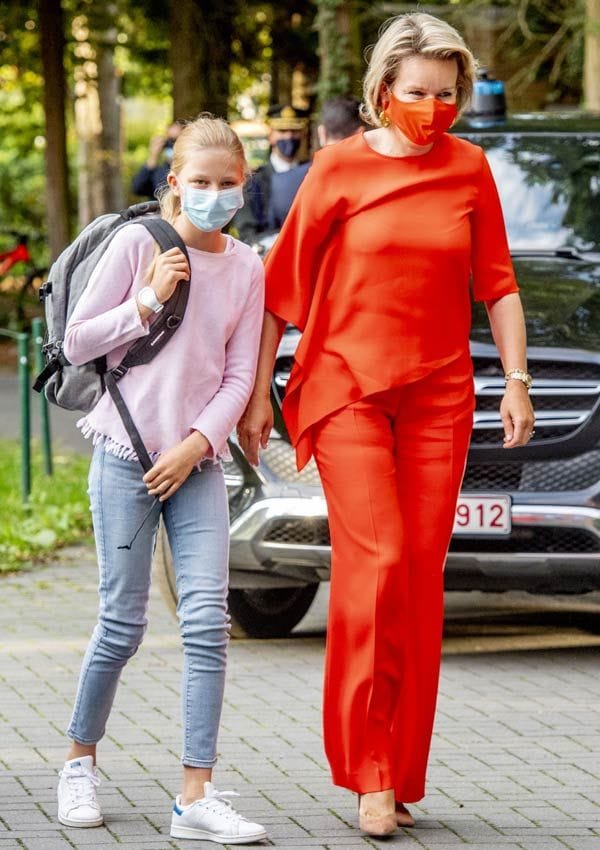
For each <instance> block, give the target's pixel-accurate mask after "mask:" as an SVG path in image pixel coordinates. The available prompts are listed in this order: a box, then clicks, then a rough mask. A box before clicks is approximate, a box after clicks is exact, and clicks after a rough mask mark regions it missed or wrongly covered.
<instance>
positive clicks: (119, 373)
mask: <svg viewBox="0 0 600 850" xmlns="http://www.w3.org/2000/svg"><path fill="white" fill-rule="evenodd" d="M128 372H129V366H124V365H123V364H122V363H119V365H118V366H115V368H114V369H111V370H110V374H111V375H112V376H113V378H114V379H115V381H120V380H121V378H122V377H123V376H124V375H126V374H127V373H128Z"/></svg>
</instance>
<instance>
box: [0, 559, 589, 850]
mask: <svg viewBox="0 0 600 850" xmlns="http://www.w3.org/2000/svg"><path fill="white" fill-rule="evenodd" d="M69 557H70V562H69V563H66V561H65V563H64V564H54V565H51V566H50V567H48V568H45V569H42V570H33V571H31V572H29V573H23V574H21V575H18V576H13V577H5V579H2V592H3V602H4V603H5V604H4V605H3V606H2V610H1V611H0V635H1V636H2V639H1V640H0V683H1V684H0V686H1V687H2V688H3V701H2V706H1V707H0V709H1V714H0V735H1V737H2V743H3V747H2V751H1V752H0V763H1V765H2V766H3V767H4V768H5V770H4V771H3V773H2V774H0V813H1V814H0V850H2V848H3V847H6V848H7V850H8V848H10V850H12V848H13V847H21V848H25V849H26V850H28V848H29V850H37V849H38V848H40V850H42V848H43V850H54V848H56V850H60V848H62V847H71V848H81V850H85V848H87V847H89V848H91V850H109V848H110V847H116V846H119V845H121V846H125V847H129V848H131V850H186V848H187V847H188V845H189V842H185V841H182V842H176V841H174V840H173V839H170V837H169V836H168V830H169V819H170V815H169V812H170V807H171V802H172V797H173V796H174V795H175V794H176V793H177V792H178V790H179V784H180V771H181V768H180V762H179V752H180V739H181V724H180V718H179V712H180V706H179V682H180V674H181V650H180V646H179V637H178V634H177V627H176V625H175V623H174V622H173V621H172V620H171V619H170V617H169V615H168V614H167V612H166V611H165V609H164V608H163V606H162V603H161V600H160V599H159V598H158V597H157V595H156V592H155V591H153V594H152V600H151V609H150V628H149V630H148V634H147V638H146V640H145V642H144V645H143V646H142V648H141V650H140V652H139V653H138V656H137V657H136V658H134V659H133V660H132V662H131V663H130V664H129V665H128V666H127V668H126V669H125V671H124V674H123V680H122V684H121V687H120V689H119V692H118V695H117V700H116V703H115V708H114V711H113V714H112V716H111V720H110V726H109V730H108V735H107V737H106V738H105V740H104V741H103V742H102V745H101V750H100V769H101V772H102V776H103V783H102V786H101V788H100V796H101V801H102V805H103V810H104V812H105V815H106V821H107V826H106V827H105V828H101V829H94V830H72V829H71V830H69V829H65V828H62V827H60V826H59V825H58V824H57V823H56V822H55V821H54V818H55V810H56V802H55V787H56V778H57V777H56V773H57V770H58V769H60V766H61V762H62V759H63V758H64V751H65V739H64V733H63V729H64V727H65V726H66V724H67V722H68V717H69V714H70V709H71V700H72V698H73V696H74V692H75V686H76V678H77V675H78V671H79V666H80V663H81V656H82V653H83V651H84V649H85V646H86V643H87V639H88V637H89V634H90V632H91V628H92V625H93V622H94V619H95V608H96V599H95V593H96V575H95V566H94V564H93V562H92V558H91V556H90V552H89V551H87V550H85V549H74V550H72V551H71V555H70V556H69ZM48 587H52V597H51V604H49V602H50V597H49V595H48V592H47V588H48ZM67 609H68V610H69V611H70V612H71V616H70V617H69V618H68V619H65V618H63V619H62V620H61V629H60V631H57V629H56V625H55V612H56V611H61V610H67ZM24 624H25V625H24ZM322 663H323V640H322V638H321V637H316V638H315V637H308V638H302V639H290V640H282V641H273V642H269V643H268V644H265V643H260V642H255V641H239V642H233V643H232V644H231V648H230V667H229V673H228V683H227V690H226V704H225V707H224V712H223V724H222V734H221V738H220V760H219V763H218V765H217V769H216V771H215V783H216V784H217V786H218V787H221V788H224V789H225V788H227V789H228V788H232V789H235V790H237V791H239V792H240V793H241V794H242V796H241V797H240V799H239V801H236V806H237V807H238V808H239V809H240V810H241V811H242V812H244V813H245V814H247V815H248V816H249V817H251V818H255V819H261V820H262V821H263V822H264V823H265V825H266V826H267V828H268V830H269V833H270V844H274V845H276V846H277V847H285V848H287V850H293V848H294V847H296V848H298V850H300V848H308V847H310V848H322V850H326V848H330V847H340V848H344V847H347V848H354V847H371V848H373V847H385V848H390V847H392V846H393V847H395V846H399V847H400V846H401V847H407V848H412V847H414V848H417V847H419V848H421V850H444V848H448V850H449V849H450V848H452V850H456V848H457V847H460V846H464V847H468V848H470V850H494V849H495V850H498V848H501V850H513V848H518V850H559V848H572V850H591V848H592V847H593V848H594V850H595V848H596V847H597V846H600V835H599V834H598V830H597V829H595V828H594V827H595V826H597V825H598V824H599V823H600V819H599V818H598V809H597V808H596V807H595V805H594V803H595V802H596V801H597V800H598V799H599V798H600V780H599V779H598V776H597V754H596V753H595V749H596V743H595V741H596V738H595V733H597V732H599V731H600V730H598V725H599V724H598V719H597V716H596V714H595V711H596V704H597V699H598V696H600V684H599V682H598V681H597V677H595V675H594V671H595V667H596V661H595V659H593V658H592V656H591V654H589V653H585V652H584V653H579V652H577V651H569V652H565V653H552V652H550V651H544V652H537V653H505V654H502V655H500V654H499V655H494V656H483V655H474V656H448V657H446V658H444V661H443V664H442V680H441V694H440V701H439V711H438V715H437V721H436V729H435V735H434V740H433V747H432V758H431V765H430V772H429V792H428V794H427V797H426V798H425V799H424V800H423V801H421V803H420V804H418V805H415V806H411V809H412V810H413V811H414V813H415V815H416V816H417V818H418V826H417V828H416V829H415V830H413V831H408V830H403V831H401V832H399V833H398V834H396V835H395V836H393V837H392V838H391V839H389V840H388V841H377V840H375V839H372V838H369V837H366V836H363V835H361V833H360V832H359V831H358V830H357V829H356V798H355V796H354V795H352V794H349V793H348V792H346V791H344V790H343V789H339V788H334V787H333V786H332V785H331V782H330V777H329V772H328V769H327V765H326V761H325V757H324V755H323V748H322V742H321V717H320V703H321V680H322ZM4 696H6V698H4ZM24 811H25V812H26V815H27V822H26V828H23V824H24V820H23V812H24ZM5 813H7V817H4V815H5ZM3 827H4V828H3ZM598 829H600V827H598ZM44 842H45V843H44ZM214 846H215V845H214V844H213V843H211V842H194V848H193V850H202V848H207V850H208V848H211V850H212V848H214ZM265 846H269V845H265Z"/></svg>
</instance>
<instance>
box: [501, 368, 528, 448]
mask: <svg viewBox="0 0 600 850" xmlns="http://www.w3.org/2000/svg"><path fill="white" fill-rule="evenodd" d="M500 415H501V417H502V424H503V425H504V446H503V448H505V449H514V448H516V447H517V446H526V445H527V443H528V442H529V440H530V439H531V437H532V436H533V426H534V424H535V414H534V412H533V407H532V406H531V401H530V400H529V393H528V392H527V387H526V386H525V385H524V384H523V383H522V382H521V381H509V382H508V383H507V385H506V391H505V393H504V398H503V399H502V402H501V404H500Z"/></svg>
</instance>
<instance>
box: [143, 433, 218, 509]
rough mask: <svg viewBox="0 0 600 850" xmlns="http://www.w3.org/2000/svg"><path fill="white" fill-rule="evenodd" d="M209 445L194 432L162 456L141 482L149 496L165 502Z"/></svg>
mask: <svg viewBox="0 0 600 850" xmlns="http://www.w3.org/2000/svg"><path fill="white" fill-rule="evenodd" d="M209 450H210V443H209V442H208V440H207V439H206V437H205V436H204V434H201V433H200V432H199V431H194V432H193V433H192V434H190V436H189V437H186V438H185V440H182V442H181V443H179V445H177V446H174V447H173V448H172V449H169V450H168V451H167V452H165V453H164V454H162V455H161V456H160V457H159V459H158V460H157V461H156V463H155V464H154V466H153V467H152V469H151V470H150V471H149V472H147V473H146V474H145V475H144V478H143V481H144V483H145V485H146V487H147V488H148V493H149V495H150V496H158V497H159V501H160V502H164V501H166V500H167V499H168V498H170V497H171V496H172V495H173V493H176V492H177V490H178V489H179V488H180V487H181V485H182V484H183V482H184V481H185V480H186V479H187V478H188V476H189V474H190V472H191V471H192V469H193V468H194V466H195V465H196V464H197V463H198V461H200V460H202V458H203V457H204V456H205V455H206V454H207V453H208V451H209Z"/></svg>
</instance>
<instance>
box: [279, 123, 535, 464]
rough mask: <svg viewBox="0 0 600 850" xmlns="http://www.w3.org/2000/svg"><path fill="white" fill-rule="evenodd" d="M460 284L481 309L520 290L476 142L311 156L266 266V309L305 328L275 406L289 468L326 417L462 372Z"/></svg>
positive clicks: (466, 305) (305, 456)
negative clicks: (402, 152)
mask: <svg viewBox="0 0 600 850" xmlns="http://www.w3.org/2000/svg"><path fill="white" fill-rule="evenodd" d="M471 279H472V288H473V295H474V297H475V299H476V300H478V301H493V300H495V299H498V298H501V297H502V296H504V295H507V294H508V293H511V292H517V291H518V287H517V283H516V281H515V277H514V273H513V268H512V263H511V259H510V253H509V249H508V244H507V239H506V232H505V229H504V220H503V216H502V209H501V206H500V201H499V198H498V193H497V190H496V186H495V183H494V179H493V177H492V174H491V171H490V168H489V166H488V164H487V160H486V158H485V155H484V153H483V151H482V149H481V148H480V147H478V146H476V145H473V144H471V143H470V142H467V141H465V140H464V139H459V138H457V137H456V136H451V135H449V134H444V135H443V136H442V137H441V139H439V140H438V141H437V142H436V143H435V144H434V146H433V147H432V149H431V150H430V151H429V153H426V154H423V155H421V156H405V157H390V156H385V155H383V154H380V153H378V152H377V151H375V150H373V149H372V148H371V147H370V146H369V144H368V142H367V141H366V139H365V138H364V136H363V134H362V133H359V134H358V135H355V136H351V137H350V138H348V139H344V140H343V141H341V142H338V143H337V144H334V145H331V146H329V147H326V148H323V149H322V150H321V151H319V152H318V153H317V154H316V155H315V158H314V162H313V164H312V166H311V168H310V169H309V171H308V174H307V176H306V177H305V178H304V182H303V183H302V185H301V186H300V189H299V191H298V194H297V195H296V198H295V201H294V203H293V205H292V207H291V209H290V212H289V213H288V216H287V218H286V220H285V223H284V226H283V228H282V230H281V233H280V234H279V236H278V238H277V241H276V243H275V245H274V247H273V248H272V250H271V252H270V253H269V255H268V257H267V260H266V303H265V307H266V309H267V310H268V311H269V312H271V313H273V314H275V315H276V316H279V317H280V318H282V319H285V320H286V321H287V322H290V323H292V324H293V325H295V326H296V327H297V328H299V330H301V331H302V338H301V340H300V343H299V345H298V348H297V350H296V354H295V363H294V367H293V369H292V373H291V375H290V379H289V381H288V385H287V390H286V396H285V400H284V404H283V414H284V417H285V422H286V425H287V427H288V431H289V434H290V438H291V440H292V443H293V444H294V445H295V446H296V452H297V464H298V469H302V467H303V466H304V465H305V464H306V463H307V462H308V460H309V458H310V456H311V454H312V447H311V441H310V428H311V426H312V425H314V424H315V423H316V422H318V421H319V420H320V419H322V418H323V417H324V416H327V415H328V414H329V413H332V412H333V411H334V410H337V409H339V408H340V407H344V406H345V405H347V404H349V403H350V402H351V401H357V400H358V399H360V398H363V397H365V396H367V395H371V394H373V393H377V392H381V391H384V390H387V389H390V388H392V387H394V386H398V385H401V384H404V383H407V382H410V381H415V380H418V379H420V378H422V377H424V376H425V375H427V374H429V373H430V372H431V371H433V370H434V369H437V368H439V367H440V366H443V365H446V364H448V363H450V362H452V361H454V360H456V361H458V362H457V367H458V368H460V369H463V370H464V368H465V367H464V365H463V364H464V363H465V357H464V355H465V354H466V353H467V352H468V351H469V331H470V327H471V294H470V287H469V282H470V280H471ZM459 364H460V365H459ZM468 368H470V361H469V367H468Z"/></svg>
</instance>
